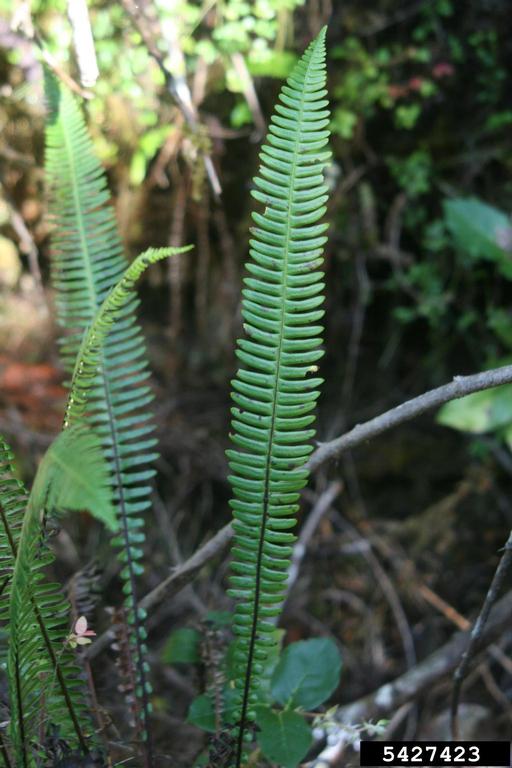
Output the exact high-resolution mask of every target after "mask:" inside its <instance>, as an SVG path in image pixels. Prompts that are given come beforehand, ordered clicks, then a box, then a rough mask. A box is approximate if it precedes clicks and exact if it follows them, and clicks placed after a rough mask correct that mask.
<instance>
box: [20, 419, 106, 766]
mask: <svg viewBox="0 0 512 768" xmlns="http://www.w3.org/2000/svg"><path fill="white" fill-rule="evenodd" d="M7 458H8V459H9V457H7ZM20 491H21V492H22V495H23V496H24V493H23V491H22V489H21V488H20ZM16 495H18V494H16ZM20 499H21V494H20ZM68 509H69V510H72V509H74V510H82V509H89V510H90V511H91V512H92V513H93V514H94V515H95V516H96V517H98V518H99V519H100V520H101V521H102V522H104V523H105V524H106V525H108V526H109V527H110V528H114V527H115V514H114V509H113V507H112V502H111V489H110V477H109V470H108V465H107V464H106V462H105V459H104V457H103V452H102V448H101V444H100V442H99V441H98V439H97V438H96V437H95V436H94V434H93V433H92V432H91V431H90V430H87V429H85V428H84V427H75V428H74V429H70V430H69V431H67V432H65V433H62V434H61V435H60V436H59V437H58V438H57V439H56V440H55V441H54V442H53V443H52V445H51V446H50V448H49V449H48V451H47V452H46V454H45V456H44V457H43V460H42V461H41V464H40V466H39V470H38V472H37V475H36V479H35V481H34V485H33V488H32V493H31V494H30V496H29V498H28V502H27V505H26V512H25V514H24V518H23V525H22V528H21V531H20V532H19V536H18V537H17V538H18V541H17V543H16V550H17V551H16V559H15V564H14V569H13V573H12V584H11V588H10V600H9V611H8V618H9V626H8V632H9V650H8V656H7V671H8V680H9V699H10V704H11V721H10V737H11V745H12V749H13V752H14V756H15V761H16V766H20V768H31V767H32V766H34V765H36V762H37V760H36V757H37V754H38V753H40V752H41V750H43V751H44V747H43V746H42V745H41V744H40V743H39V744H38V742H39V740H40V738H41V733H46V732H47V730H48V726H49V725H50V724H53V725H54V726H56V727H57V728H58V729H59V735H60V737H61V738H63V739H65V740H66V739H68V738H69V737H70V742H69V743H70V744H71V745H74V744H75V743H76V744H77V745H78V746H80V747H81V749H82V751H83V752H84V753H87V752H88V734H87V731H86V728H87V726H86V724H87V721H88V717H87V716H86V715H85V707H84V703H83V690H82V688H83V686H82V683H81V680H80V675H79V670H78V669H77V666H76V664H75V663H74V658H73V654H72V652H71V649H70V648H67V647H66V646H65V645H64V639H65V637H66V634H67V631H69V630H68V629H67V625H68V614H69V611H68V606H67V605H66V603H65V601H64V599H63V598H62V596H61V595H60V594H59V588H58V586H57V585H53V584H47V583H45V582H44V581H43V572H42V569H43V568H44V567H45V566H47V565H48V563H49V562H51V561H52V559H53V558H52V555H51V553H50V552H49V550H48V549H47V547H46V544H45V523H46V516H47V515H48V514H54V513H57V512H62V511H64V510H68Z"/></svg>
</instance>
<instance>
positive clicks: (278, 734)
mask: <svg viewBox="0 0 512 768" xmlns="http://www.w3.org/2000/svg"><path fill="white" fill-rule="evenodd" d="M256 723H257V725H258V726H259V728H260V730H259V732H258V744H259V746H260V748H261V751H262V752H263V754H264V756H265V757H266V758H267V759H268V760H271V761H272V762H274V763H277V764H278V765H280V766H284V768H296V766H297V765H298V764H299V763H300V762H301V760H302V759H303V757H304V756H305V755H306V753H307V751H308V749H309V748H310V746H311V743H312V736H311V729H310V727H309V726H308V724H307V723H306V722H305V720H304V718H303V717H302V716H301V715H299V714H298V713H297V712H293V711H291V710H284V711H281V712H277V711H275V710H272V709H270V708H269V707H258V708H257V711H256Z"/></svg>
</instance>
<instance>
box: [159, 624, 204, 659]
mask: <svg viewBox="0 0 512 768" xmlns="http://www.w3.org/2000/svg"><path fill="white" fill-rule="evenodd" d="M200 639H201V635H200V634H199V632H198V631H197V630H196V629H190V628H188V627H182V628H181V629H176V630H175V631H174V632H172V633H171V635H170V637H169V639H168V641H167V643H166V644H165V648H164V650H163V653H162V661H165V662H166V663H167V664H195V663H197V662H199V661H201V657H200V654H199V641H200Z"/></svg>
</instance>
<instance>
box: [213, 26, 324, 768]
mask: <svg viewBox="0 0 512 768" xmlns="http://www.w3.org/2000/svg"><path fill="white" fill-rule="evenodd" d="M325 80H326V77H325V29H324V30H322V32H321V33H320V34H319V36H318V37H317V38H316V40H314V41H313V42H312V43H311V45H310V46H309V48H308V49H307V51H306V52H305V53H304V55H303V57H302V59H301V60H300V61H299V63H298V64H297V65H296V67H295V69H294V70H293V72H292V74H291V75H290V77H289V78H288V80H287V83H286V85H284V86H283V88H282V90H281V94H280V97H279V103H278V104H277V105H276V114H275V115H274V116H273V117H272V121H271V125H270V129H269V134H268V137H267V142H268V143H267V144H265V145H264V146H263V148H262V150H261V154H260V162H261V167H260V173H259V175H258V176H257V177H256V178H255V180H254V183H255V186H256V189H255V190H254V192H253V195H254V197H255V198H256V199H257V200H258V201H260V202H262V203H263V204H264V205H265V210H264V212H263V214H260V213H253V219H254V221H255V223H256V225H257V226H256V228H254V229H253V239H252V240H251V241H250V245H251V250H250V256H251V259H250V261H249V263H248V264H247V269H248V271H249V272H250V273H251V276H250V277H247V278H245V281H244V282H245V286H246V287H245V288H244V290H243V296H244V299H243V305H242V315H243V318H244V320H245V324H244V329H245V333H246V337H245V338H243V339H241V340H240V341H239V343H238V349H237V355H238V357H239V359H240V361H241V364H242V365H241V367H240V369H239V371H238V373H237V376H236V378H235V380H234V381H233V389H234V392H233V395H232V397H233V400H234V401H235V404H236V405H235V407H234V408H233V409H232V414H233V420H232V436H231V437H232V441H233V442H234V443H235V444H236V446H237V448H236V449H232V450H229V451H228V457H229V460H230V468H231V471H232V475H231V477H230V481H231V485H232V487H233V494H234V498H233V500H232V501H231V506H232V508H233V517H234V522H233V527H234V531H235V540H234V546H233V550H232V553H233V563H232V571H233V573H232V575H231V577H230V581H231V584H232V589H231V590H230V593H231V595H232V596H234V597H235V599H236V601H237V604H236V611H235V616H234V631H235V634H236V636H237V650H236V662H237V678H238V679H237V681H236V683H237V686H238V701H239V708H238V716H239V727H238V732H237V758H236V765H237V766H240V765H241V764H243V763H244V762H245V760H246V757H245V755H244V747H243V745H244V741H245V740H247V739H249V740H250V734H249V732H248V731H249V724H250V722H251V721H253V720H254V718H255V712H254V705H255V703H256V702H257V700H258V693H257V690H258V684H259V675H260V673H261V671H262V662H263V660H264V659H265V658H266V656H267V653H268V649H269V647H270V646H271V645H272V644H273V642H274V641H273V639H272V631H273V629H274V621H275V619H276V617H277V616H278V615H279V613H280V610H281V603H282V599H283V589H284V584H285V581H286V578H287V570H288V566H289V558H290V554H291V544H292V542H293V541H294V539H295V537H294V534H293V533H292V532H291V530H290V529H291V528H292V527H293V526H294V525H295V514H296V512H297V509H298V500H299V492H300V490H301V489H302V487H303V486H304V484H305V482H306V478H307V471H306V470H305V469H304V468H303V464H304V462H305V460H306V458H307V456H308V455H309V453H310V452H311V450H312V447H311V445H309V442H308V441H309V440H310V439H311V437H312V436H313V434H314V430H313V429H312V428H311V425H312V423H313V421H314V419H315V416H314V414H313V413H312V411H313V410H314V408H315V404H316V400H317V398H318V395H319V392H318V386H319V385H320V383H321V381H322V380H321V379H319V378H318V377H315V376H314V374H315V373H316V371H317V366H316V362H317V361H318V359H319V358H320V357H321V355H322V351H321V350H319V344H320V334H321V331H322V328H321V326H320V325H318V321H319V320H320V318H321V317H322V315H323V311H322V310H321V309H320V308H319V307H320V304H321V303H322V301H323V297H322V289H323V283H322V282H321V280H322V276H323V273H322V271H321V265H322V250H323V246H324V244H325V242H326V237H325V236H324V234H323V233H324V232H325V230H326V225H325V224H318V223H316V222H317V221H318V220H319V219H320V218H321V216H322V215H323V214H324V212H325V202H326V200H327V195H326V191H327V190H326V187H325V185H324V184H323V175H322V172H323V169H324V167H325V166H326V164H327V162H328V159H329V157H330V153H329V152H328V151H326V150H325V149H324V148H325V146H326V144H327V142H328V136H329V131H328V129H327V126H328V123H329V112H328V110H327V109H326V107H327V101H325V100H324V97H325V95H326V91H325ZM312 374H313V375H312Z"/></svg>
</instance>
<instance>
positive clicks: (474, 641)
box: [451, 533, 512, 739]
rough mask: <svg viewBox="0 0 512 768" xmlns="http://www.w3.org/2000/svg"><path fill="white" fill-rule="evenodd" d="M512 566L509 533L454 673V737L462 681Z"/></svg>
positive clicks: (452, 715)
mask: <svg viewBox="0 0 512 768" xmlns="http://www.w3.org/2000/svg"><path fill="white" fill-rule="evenodd" d="M511 566H512V533H511V534H510V535H509V537H508V540H507V543H506V544H505V547H504V551H503V554H502V556H501V559H500V561H499V563H498V567H497V568H496V571H495V573H494V576H493V579H492V582H491V586H490V587H489V591H488V592H487V595H486V597H485V600H484V604H483V606H482V608H481V610H480V614H479V616H478V618H477V620H476V621H475V624H474V626H473V629H472V631H471V635H470V638H469V642H468V645H467V648H466V649H465V651H464V653H463V654H462V658H461V660H460V662H459V665H458V666H457V669H456V670H455V673H454V675H453V691H452V702H451V729H452V734H453V738H454V739H458V738H459V736H458V734H459V719H458V709H459V702H460V694H461V689H462V683H463V681H464V678H465V677H466V674H467V671H468V668H469V665H470V663H471V660H472V659H473V657H474V656H475V653H476V648H478V642H479V640H480V637H481V636H482V633H483V631H484V629H485V625H486V623H487V621H488V619H489V614H490V612H491V609H492V606H493V605H494V603H495V602H496V599H497V597H498V594H499V592H500V589H501V587H502V586H503V582H504V580H505V576H506V575H507V573H508V571H509V569H510V567H511Z"/></svg>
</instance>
